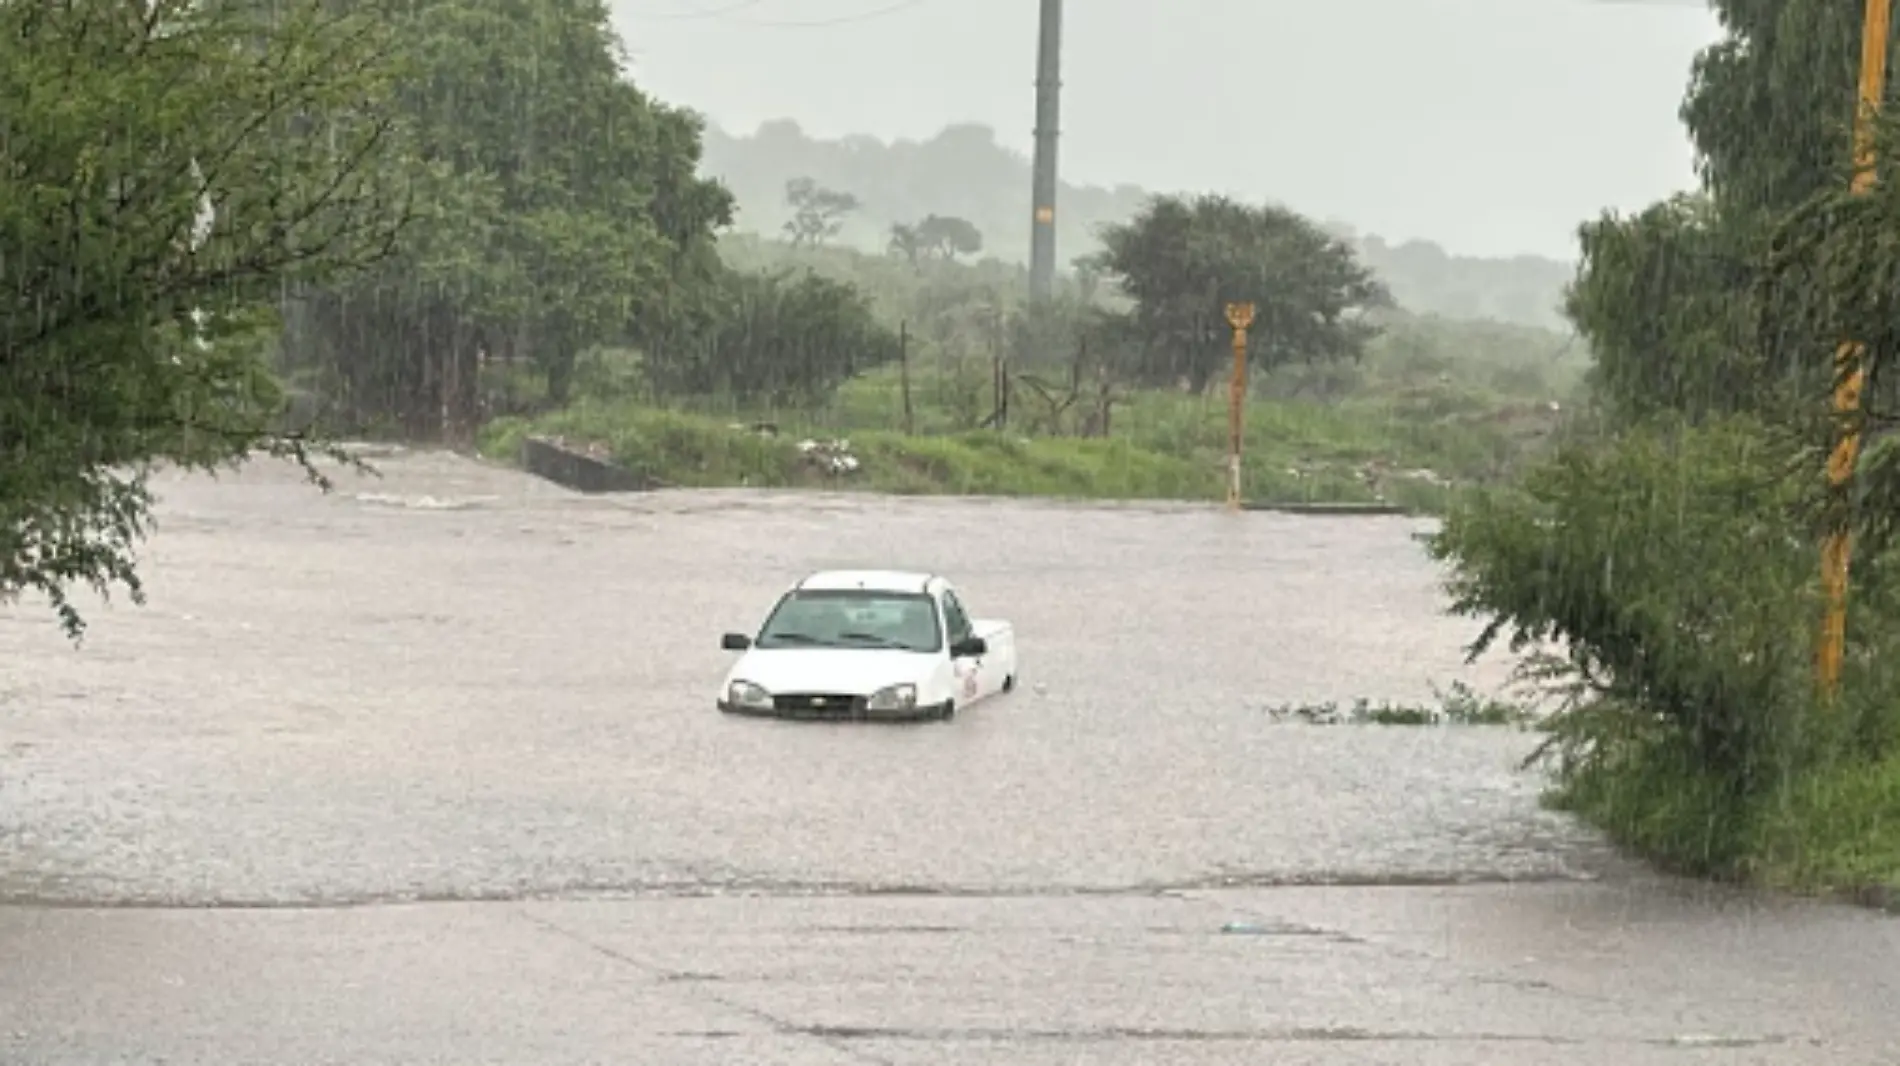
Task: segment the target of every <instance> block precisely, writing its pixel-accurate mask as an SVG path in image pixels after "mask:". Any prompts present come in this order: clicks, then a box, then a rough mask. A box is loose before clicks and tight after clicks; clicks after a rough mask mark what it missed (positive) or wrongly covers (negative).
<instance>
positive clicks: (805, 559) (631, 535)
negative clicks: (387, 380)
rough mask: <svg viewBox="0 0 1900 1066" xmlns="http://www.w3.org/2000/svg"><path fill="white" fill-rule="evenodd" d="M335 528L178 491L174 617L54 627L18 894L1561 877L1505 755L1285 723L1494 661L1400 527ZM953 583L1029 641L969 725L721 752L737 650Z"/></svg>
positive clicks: (810, 518)
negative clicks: (732, 649)
mask: <svg viewBox="0 0 1900 1066" xmlns="http://www.w3.org/2000/svg"><path fill="white" fill-rule="evenodd" d="M379 467H380V469H382V471H383V472H384V475H385V476H384V478H383V479H382V480H381V481H380V482H364V481H362V480H360V479H358V478H354V477H352V478H350V479H349V480H348V481H345V482H344V483H342V484H341V486H340V490H339V491H338V492H337V493H336V494H335V495H333V496H330V497H328V498H324V497H321V496H319V495H318V494H317V493H315V492H313V491H311V490H310V489H308V488H306V487H305V486H303V485H302V484H300V483H299V481H298V479H297V477H296V476H295V472H294V471H290V470H286V469H281V468H276V467H258V468H256V469H255V470H253V471H251V472H249V473H247V474H245V475H244V476H243V477H242V478H241V479H232V480H226V481H223V482H218V483H214V482H210V481H204V480H190V481H182V480H168V481H166V482H165V483H163V484H161V486H160V491H161V492H162V493H163V494H164V504H163V509H162V512H161V514H162V525H161V527H160V531H159V533H158V535H157V537H156V538H155V539H154V540H153V541H152V542H151V547H150V559H149V563H148V565H147V569H146V573H147V574H148V575H149V579H150V596H151V601H150V605H149V606H148V607H147V608H145V609H142V610H140V609H131V608H125V609H119V610H112V611H106V610H94V611H93V612H92V615H91V621H92V630H91V633H90V635H89V638H88V641H87V643H86V645H85V647H84V648H83V649H82V650H80V651H77V652H75V651H71V650H69V649H68V648H67V647H66V646H64V645H63V644H62V638H61V636H60V634H59V633H57V632H56V630H55V628H54V627H53V625H52V623H51V620H50V618H49V617H48V616H47V615H46V614H45V613H44V612H42V611H37V610H33V609H31V608H27V607H22V608H19V609H15V610H14V611H12V612H11V613H10V614H9V615H8V620H7V623H6V625H5V627H4V629H0V658H3V659H4V661H6V662H7V663H8V668H7V670H6V672H5V675H4V682H3V683H4V685H5V688H4V690H0V701H3V704H0V705H4V707H5V708H6V715H7V719H8V728H7V730H6V734H5V742H6V743H7V744H8V745H10V746H11V747H10V750H9V752H8V754H7V755H6V756H5V758H4V762H0V767H4V772H3V774H0V780H5V781H6V782H7V784H6V785H5V791H4V793H0V795H4V796H5V797H6V799H7V802H6V803H5V804H4V805H0V812H3V813H0V818H3V819H4V822H0V871H4V874H0V877H3V878H4V880H0V885H4V886H5V887H6V888H8V889H10V890H11V892H12V894H13V895H15V896H16V897H17V896H25V897H29V898H52V899H59V900H71V901H88V900H114V901H127V900H133V901H167V902H281V901H350V900H365V899H385V898H392V897H397V898H400V897H410V896H421V897H426V898H450V899H454V898H489V897H495V896H516V895H522V894H545V893H564V892H572V891H576V890H597V891H627V890H641V889H649V888H674V887H679V886H705V887H725V886H732V885H745V884H769V885H776V886H801V885H809V886H814V887H863V888H889V887H899V886H901V887H908V888H932V889H960V890H994V889H1008V890H1031V891H1034V890H1047V889H1053V888H1089V889H1120V888H1126V887H1130V886H1166V885H1202V884H1211V883H1218V882H1222V881H1234V882H1239V883H1256V882H1257V883H1272V882H1277V881H1283V880H1303V879H1316V878H1317V879H1328V880H1354V881H1366V880H1372V881H1377V880H1386V879H1399V880H1417V879H1449V878H1478V879H1488V878H1506V877H1511V878H1516V877H1537V876H1550V875H1562V874H1566V873H1570V872H1574V871H1576V870H1579V869H1586V870H1587V869H1589V868H1591V866H1592V864H1593V862H1595V860H1596V856H1595V855H1594V853H1593V852H1594V849H1592V848H1591V847H1590V846H1589V844H1588V842H1587V840H1586V839H1585V838H1583V837H1581V836H1580V835H1579V834H1577V833H1575V832H1571V831H1569V830H1568V829H1566V827H1565V823H1564V822H1563V821H1562V820H1561V819H1559V818H1557V817H1555V816H1553V815H1550V814H1547V813H1544V812H1541V811H1540V810H1538V809H1537V806H1536V803H1535V793H1536V782H1535V781H1534V780H1533V779H1531V778H1529V777H1527V776H1525V775H1523V774H1520V773H1517V772H1516V771H1515V765H1516V763H1517V762H1518V760H1520V759H1521V758H1522V756H1523V754H1524V753H1525V752H1526V751H1528V750H1529V748H1530V741H1529V739H1528V738H1527V737H1525V736H1523V735H1518V734H1512V733H1510V732H1508V731H1499V730H1407V729H1370V728H1317V727H1300V726H1294V725H1285V724H1276V723H1275V722H1274V721H1273V720H1272V719H1271V718H1270V717H1269V715H1268V714H1267V708H1268V707H1269V706H1270V705H1273V704H1276V703H1283V702H1286V701H1307V700H1322V699H1351V698H1354V697H1360V696H1364V697H1371V698H1374V699H1386V698H1390V699H1419V698H1429V696H1430V695H1431V689H1430V686H1431V685H1432V684H1439V685H1443V684H1445V683H1447V682H1449V681H1451V680H1454V679H1458V678H1468V679H1472V680H1475V681H1477V682H1479V683H1481V684H1489V685H1495V684H1496V683H1497V682H1499V681H1500V680H1501V679H1502V678H1503V672H1502V668H1501V666H1499V665H1497V664H1493V665H1492V666H1491V668H1490V669H1488V670H1481V671H1478V672H1477V673H1476V674H1475V675H1473V674H1471V673H1469V672H1467V671H1465V670H1464V669H1463V668H1462V662H1461V656H1460V650H1459V649H1460V645H1461V644H1462V643H1463V642H1464V641H1465V640H1467V639H1469V636H1470V635H1471V632H1472V627H1471V626H1469V625H1468V624H1462V623H1459V622H1456V621H1453V620H1449V619H1446V618H1444V617H1442V616H1441V615H1440V614H1439V612H1438V603H1439V600H1438V598H1437V594H1436V591H1435V589H1434V587H1433V573H1432V570H1431V568H1430V567H1429V564H1428V562H1427V561H1426V560H1425V559H1424V557H1423V556H1422V554H1421V552H1420V550H1419V548H1418V546H1417V545H1416V544H1415V543H1414V542H1413V541H1412V540H1411V539H1410V538H1411V534H1412V533H1413V532H1415V531H1416V530H1418V529H1421V528H1423V526H1421V525H1420V524H1418V523H1414V522H1410V521H1406V520H1391V519H1363V518H1360V519H1351V518H1308V517H1295V516H1272V515H1250V516H1246V517H1244V518H1240V519H1236V518H1233V517H1231V516H1228V515H1224V514H1220V513H1218V512H1209V511H1208V510H1207V509H1205V508H1198V509H1188V508H1180V509H1147V510H1117V509H1101V508H1097V509H1065V508H1060V507H1055V506H1049V505H1043V504H1028V503H1004V502H996V503H979V502H960V501H940V500H916V501H903V500H890V499H869V498H852V497H843V498H838V497H834V498H828V499H820V498H813V497H809V496H777V497H763V496H748V495H746V494H723V495H719V494H714V495H680V496H673V497H669V496H664V495H662V496H656V497H651V498H646V499H638V500H611V501H603V500H587V499H577V498H573V497H567V496H564V495H559V494H556V493H555V492H553V491H551V490H547V489H545V488H543V487H541V486H539V485H537V484H535V483H534V482H531V481H529V480H527V479H525V478H522V477H519V476H517V475H515V474H513V473H509V472H505V471H498V470H492V469H488V468H484V467H480V466H477V465H475V464H472V463H468V462H466V461H463V460H459V459H454V458H451V457H440V456H420V457H412V458H395V459H387V460H380V461H379ZM878 564H888V565H893V566H904V567H910V568H917V569H929V570H936V571H939V572H942V573H944V574H946V575H948V576H949V577H950V578H951V579H952V580H953V581H955V582H957V583H958V584H959V585H960V586H961V587H962V588H963V590H964V593H965V599H966V600H967V601H968V602H969V603H970V604H971V606H972V610H973V611H975V612H976V613H977V614H979V615H982V616H989V617H1000V618H1006V619H1009V620H1011V621H1012V622H1014V623H1015V625H1016V627H1017V630H1018V633H1019V639H1020V641H1021V643H1022V646H1023V656H1024V676H1023V679H1022V680H1023V684H1022V687H1021V688H1020V689H1019V691H1018V692H1017V693H1015V694H1013V695H1012V696H1010V697H1007V698H1005V699H1003V700H1001V701H998V702H995V703H992V704H991V705H989V706H986V707H979V708H975V709H973V710H972V712H971V713H970V714H969V715H967V716H961V717H960V718H959V720H958V721H956V722H955V723H952V724H949V725H947V726H937V727H924V728H876V727H865V726H862V725H859V726H851V725H820V724H811V723H784V722H757V721H746V720H734V719H730V718H726V717H723V716H721V715H719V714H717V713H716V712H715V711H714V710H713V707H712V700H713V696H714V693H715V690H716V688H717V685H718V681H719V678H720V676H721V673H722V670H723V668H724V666H725V665H726V663H727V662H728V658H727V656H726V653H723V652H721V651H720V650H719V647H718V638H719V635H720V633H722V632H723V631H726V630H729V629H738V630H746V631H750V630H751V629H753V628H754V627H755V626H756V625H757V623H758V622H759V621H760V619H761V618H762V617H763V614H764V612H765V611H766V610H767V609H768V608H769V606H770V605H771V602H772V600H773V599H774V598H775V597H776V595H777V594H778V593H779V592H780V591H781V590H782V589H783V588H784V587H785V586H786V585H788V584H789V583H791V582H793V581H795V580H797V579H798V578H799V577H801V576H802V575H803V574H804V573H805V572H807V571H810V570H813V569H818V568H825V567H834V566H850V565H878Z"/></svg>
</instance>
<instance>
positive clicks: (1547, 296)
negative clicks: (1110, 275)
mask: <svg viewBox="0 0 1900 1066" xmlns="http://www.w3.org/2000/svg"><path fill="white" fill-rule="evenodd" d="M703 170H704V171H705V172H706V173H708V174H710V175H713V176H716V177H718V178H721V179H723V180H724V181H725V183H726V184H727V186H728V187H730V188H731V189H732V191H733V194H734V196H736V197H737V199H738V202H739V211H740V217H739V228H740V229H741V230H746V231H751V232H757V233H762V234H776V233H778V232H779V230H780V227H782V226H783V225H784V224H785V221H786V219H787V218H788V217H789V216H790V211H789V209H788V208H787V207H786V205H785V183H786V182H788V181H790V180H792V179H794V178H811V179H813V180H814V181H816V182H817V183H818V184H820V185H822V186H825V187H827V188H831V189H836V190H839V191H842V192H849V193H852V194H853V195H855V196H857V197H858V199H859V200H860V201H861V202H862V204H863V207H862V209H861V210H860V211H859V212H858V213H857V214H856V215H855V216H853V217H852V218H851V219H850V221H849V222H848V223H847V224H846V226H845V228H844V230H843V232H842V233H840V234H839V238H838V239H839V240H840V241H841V242H844V243H847V244H851V245H854V246H856V247H859V248H863V249H867V250H882V249H883V248H884V247H885V244H886V242H887V240H888V239H889V234H890V227H891V226H892V224H894V223H909V222H915V221H917V220H918V219H921V218H923V217H924V216H925V215H930V214H937V215H950V216H955V217H959V218H963V219H967V220H968V221H969V222H971V223H973V224H974V225H975V226H976V228H977V229H978V230H980V231H981V232H982V234H983V237H984V241H985V252H986V254H989V255H994V256H996V257H998V258H1001V259H1004V260H1009V261H1013V262H1022V261H1024V260H1026V259H1027V258H1028V254H1029V222H1028V219H1029V160H1028V159H1027V158H1025V157H1024V156H1023V155H1022V154H1021V153H1018V152H1015V151H1013V150H1011V149H1009V148H1007V147H1005V146H1003V145H1002V144H999V143H998V142H997V139H996V133H995V131H994V130H992V129H990V128H989V127H987V126H978V125H956V126H949V127H946V128H945V129H944V130H942V131H941V132H939V133H938V134H937V135H936V136H934V137H932V138H930V139H929V140H927V141H906V140H899V141H895V142H888V143H887V142H885V141H881V140H878V139H877V138H875V137H864V136H857V137H845V138H842V139H839V140H820V139H814V138H811V137H808V136H806V135H805V133H804V131H803V130H801V129H800V128H799V126H798V124H797V123H795V122H792V121H790V120H786V119H780V120H777V121H773V122H767V123H765V124H764V125H762V126H760V127H759V129H758V131H757V132H755V133H753V134H751V135H750V136H734V135H732V134H730V133H728V132H726V131H723V130H720V129H718V128H716V127H712V126H710V125H709V127H708V129H707V131H706V148H705V162H704V166H703ZM1148 195H1150V193H1149V191H1148V190H1144V189H1139V188H1136V187H1134V186H1132V185H1118V186H1116V187H1114V188H1103V187H1101V186H1094V185H1071V184H1068V183H1066V182H1065V183H1064V184H1063V186H1062V191H1061V193H1060V196H1059V200H1058V208H1059V213H1058V216H1057V228H1056V242H1057V248H1058V249H1059V250H1060V254H1061V256H1062V258H1063V260H1064V262H1065V263H1066V262H1067V261H1068V260H1070V259H1073V258H1074V257H1076V256H1080V255H1086V254H1088V253H1089V252H1091V251H1093V250H1095V248H1096V247H1097V246H1098V242H1097V240H1096V236H1095V234H1096V232H1097V229H1098V227H1100V226H1101V225H1102V224H1104V223H1110V222H1119V221H1122V220H1123V219H1126V218H1128V217H1130V216H1131V215H1133V214H1134V213H1135V212H1136V211H1137V210H1138V209H1139V208H1140V206H1141V203H1142V201H1143V200H1144V199H1145V198H1146V197H1147V196H1148ZM1394 195H1403V191H1402V189H1400V190H1399V191H1397V192H1395V194H1394ZM1263 198H1266V197H1264V196H1263ZM1327 224H1328V225H1329V226H1330V227H1331V228H1332V229H1334V230H1335V232H1338V233H1339V234H1340V235H1341V236H1342V237H1346V238H1348V239H1351V240H1353V241H1354V242H1355V243H1356V244H1357V245H1358V247H1359V250H1360V254H1361V255H1362V256H1363V257H1364V260H1365V262H1366V264H1367V265H1369V266H1371V267H1372V268H1373V269H1374V270H1376V271H1378V272H1379V274H1380V276H1382V277H1383V278H1384V279H1385V281H1386V284H1387V285H1389V286H1390V287H1391V289H1392V292H1393V294H1394V295H1395V296H1396V297H1397V298H1398V300H1399V302H1400V303H1401V304H1403V305H1405V306H1406V307H1408V308H1410V309H1412V310H1415V311H1420V312H1425V313H1429V314H1437V315H1443V316H1446V317H1451V318H1466V319H1481V318H1489V319H1496V320H1498V321H1501V322H1511V323H1517V324H1520V325H1527V326H1541V327H1545V328H1549V329H1558V330H1568V328H1569V327H1568V324H1567V323H1566V322H1565V321H1564V319H1563V317H1562V316H1561V315H1560V314H1559V312H1558V306H1559V303H1560V301H1561V299H1562V294H1563V287H1564V286H1565V285H1566V284H1567V283H1568V282H1569V281H1570V278H1571V276H1572V272H1573V267H1572V265H1571V264H1569V263H1563V262H1558V261H1556V260H1552V259H1544V258H1541V257H1538V256H1518V257H1515V258H1511V259H1486V258H1478V257H1474V256H1458V255H1450V254H1448V253H1447V252H1446V251H1445V250H1444V249H1443V248H1440V247H1439V246H1438V245H1436V244H1432V243H1430V242H1428V241H1407V242H1406V243H1404V244H1398V245H1393V244H1388V243H1387V242H1386V241H1384V240H1382V239H1381V238H1379V237H1377V236H1373V235H1362V234H1359V233H1357V232H1355V231H1354V230H1353V229H1352V227H1351V226H1350V225H1347V224H1344V223H1338V222H1329V223H1327Z"/></svg>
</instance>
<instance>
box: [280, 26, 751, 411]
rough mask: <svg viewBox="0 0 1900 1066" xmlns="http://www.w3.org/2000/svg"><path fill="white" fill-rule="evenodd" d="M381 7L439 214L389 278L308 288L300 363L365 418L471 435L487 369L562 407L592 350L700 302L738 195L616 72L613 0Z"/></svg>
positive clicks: (293, 342)
mask: <svg viewBox="0 0 1900 1066" xmlns="http://www.w3.org/2000/svg"><path fill="white" fill-rule="evenodd" d="M379 6H382V7H384V8H385V10H384V11H383V16H384V17H385V18H386V19H388V20H389V23H390V25H391V27H392V32H393V33H395V34H396V35H398V37H399V39H400V40H401V41H402V43H403V45H404V48H405V50H406V53H407V55H408V56H409V58H410V59H411V61H412V63H413V65H414V67H415V70H416V72H417V73H416V75H415V76H414V77H411V78H408V79H405V81H404V83H403V86H402V91H401V95H400V98H399V102H400V106H401V113H402V115H403V117H404V118H405V120H406V121H407V123H408V125H409V127H410V128H411V129H412V130H413V131H414V136H415V140H416V142H417V146H418V155H419V159H420V163H421V167H422V170H421V176H420V180H421V181H422V183H423V187H424V188H425V189H426V190H427V204H428V210H427V212H426V213H425V214H424V215H423V217H422V218H420V219H419V220H418V224H417V225H416V226H415V227H414V229H413V230H412V232H411V233H410V234H409V235H408V238H407V239H406V240H405V242H404V244H403V245H402V248H401V249H400V251H401V255H400V256H399V257H398V258H397V259H396V260H394V261H392V262H391V263H389V264H388V266H387V267H386V268H385V269H384V270H382V271H381V272H379V273H378V274H377V275H375V276H372V277H367V278H363V279H361V280H359V281H358V282H356V283H355V284H352V285H348V286H340V287H329V288H321V289H306V290H304V291H303V292H302V293H301V294H300V300H299V305H300V306H299V307H298V315H297V316H296V319H295V321H296V323H297V324H298V325H299V326H300V328H299V329H297V330H294V331H293V332H292V334H291V335H290V337H289V338H288V344H287V347H288V349H289V354H290V357H291V362H292V365H293V366H296V367H297V368H299V369H300V370H302V371H303V372H305V373H306V374H309V375H311V376H312V377H314V378H315V379H316V380H317V383H318V384H317V387H318V388H320V389H323V390H325V391H327V392H329V393H331V394H333V395H336V396H339V397H341V398H343V400H344V402H345V404H346V405H347V406H348V407H349V408H350V409H351V410H352V413H353V414H355V415H356V416H357V417H358V418H371V419H377V418H393V419H395V420H396V421H398V422H400V423H402V424H403V425H404V426H405V428H406V429H407V430H408V432H410V433H411V434H414V435H421V436H433V435H435V434H437V433H447V434H449V435H451V436H460V435H463V434H466V433H467V432H468V431H470V430H471V429H472V423H473V421H474V419H475V418H476V417H477V409H478V400H479V394H478V391H477V383H478V375H479V371H480V368H481V366H482V365H483V364H484V363H491V362H498V363H503V364H517V363H519V364H525V365H528V366H532V367H533V368H535V369H536V370H537V371H538V372H539V373H540V374H541V375H543V377H544V378H545V381H546V383H547V391H548V393H549V395H550V397H551V398H552V399H553V400H554V401H555V402H557V403H558V402H561V401H563V400H565V399H566V397H567V393H568V391H569V385H570V382H571V378H572V373H573V369H574V365H575V360H576V358H577V356H578V355H579V354H580V352H581V351H582V350H584V349H586V348H588V347H590V346H592V345H597V344H601V343H606V342H610V341H616V340H635V341H637V340H639V339H640V338H641V337H642V336H644V335H646V334H649V333H660V332H665V330H667V329H668V328H670V327H669V326H668V322H669V320H670V319H671V318H672V317H674V316H686V317H691V316H692V315H693V314H695V313H696V311H698V310H701V309H702V305H703V303H704V301H705V300H706V299H707V294H706V292H705V290H706V288H707V287H708V286H709V285H711V284H713V283H714V281H715V278H716V266H717V263H716V256H715V253H714V251H713V248H712V235H713V232H714V230H715V229H716V228H717V227H719V226H723V225H725V224H727V223H728V222H729V221H730V219H731V199H730V197H729V195H728V194H727V193H726V192H725V190H724V189H723V188H721V187H720V186H718V185H717V184H716V183H713V182H709V181H706V180H704V179H702V178H701V177H699V175H698V174H697V169H698V161H699V124H698V120H697V119H696V118H695V117H693V116H692V115H690V114H689V113H687V112H684V111H680V110H677V109H673V108H669V107H666V106H663V105H660V104H658V103H656V102H654V101H652V100H651V99H650V98H648V97H647V96H646V95H645V94H644V93H642V92H641V91H640V90H639V89H638V88H636V87H635V86H633V85H632V84H631V83H629V82H627V81H626V80H625V79H624V78H622V77H621V75H620V70H621V67H622V62H623V59H624V56H623V55H622V49H621V46H620V42H619V39H618V38H617V37H616V36H615V34H614V33H613V31H612V29H611V27H610V26H609V23H608V17H607V10H606V7H605V5H604V4H603V3H600V2H598V0H523V2H520V3H512V4H495V3H491V2H486V0H416V2H413V3H402V4H393V3H392V4H384V5H379ZM445 414H446V416H447V422H446V424H444V415H445Z"/></svg>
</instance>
